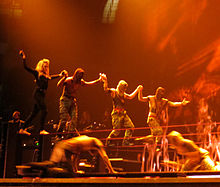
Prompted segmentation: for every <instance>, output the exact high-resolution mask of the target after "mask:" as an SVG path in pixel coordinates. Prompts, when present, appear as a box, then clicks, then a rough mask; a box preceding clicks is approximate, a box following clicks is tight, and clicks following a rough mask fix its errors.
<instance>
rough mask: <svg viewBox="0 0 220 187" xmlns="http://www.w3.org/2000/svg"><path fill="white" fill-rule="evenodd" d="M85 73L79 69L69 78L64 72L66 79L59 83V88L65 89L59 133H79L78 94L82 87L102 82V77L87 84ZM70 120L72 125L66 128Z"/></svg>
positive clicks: (60, 111)
mask: <svg viewBox="0 0 220 187" xmlns="http://www.w3.org/2000/svg"><path fill="white" fill-rule="evenodd" d="M84 74H85V72H84V70H83V69H82V68H77V69H76V70H75V72H74V74H73V76H71V77H68V73H67V72H66V71H65V72H64V77H63V78H62V79H60V81H59V82H58V83H57V87H61V88H63V92H62V95H61V97H60V106H59V113H60V121H59V125H58V129H57V131H58V132H63V131H67V132H76V133H77V134H78V135H79V132H78V131H77V129H76V127H77V122H78V107H77V103H76V93H77V91H78V89H79V88H80V87H81V86H86V85H93V84H95V83H97V82H100V80H101V76H100V77H99V78H98V79H96V80H94V81H90V82H87V81H85V80H83V76H84ZM69 120H70V124H69V125H68V126H66V124H67V121H69Z"/></svg>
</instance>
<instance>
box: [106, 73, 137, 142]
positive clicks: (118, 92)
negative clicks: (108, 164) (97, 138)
mask: <svg viewBox="0 0 220 187" xmlns="http://www.w3.org/2000/svg"><path fill="white" fill-rule="evenodd" d="M102 81H103V82H104V84H103V87H104V91H105V92H108V93H110V94H111V97H112V101H113V110H112V113H111V116H112V126H113V130H112V131H111V133H110V134H109V136H108V138H107V140H106V145H114V144H111V141H110V139H111V138H114V137H117V136H118V135H119V133H120V130H117V129H120V128H126V130H125V135H124V139H123V142H122V145H133V143H132V142H131V140H130V138H131V137H132V133H133V128H134V124H133V123H132V121H131V119H130V117H129V116H128V115H127V111H126V110H125V99H133V98H134V97H135V96H136V95H137V93H138V91H139V89H140V86H138V87H137V88H136V89H135V91H134V92H133V93H131V94H127V93H125V91H126V89H127V87H128V84H127V83H126V82H125V81H124V80H120V81H119V83H118V85H117V88H116V89H114V88H108V81H107V76H106V75H105V74H102Z"/></svg>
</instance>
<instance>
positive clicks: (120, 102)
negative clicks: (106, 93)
mask: <svg viewBox="0 0 220 187" xmlns="http://www.w3.org/2000/svg"><path fill="white" fill-rule="evenodd" d="M112 100H113V109H120V110H124V107H125V98H124V97H121V96H119V95H118V93H117V92H115V97H114V98H112Z"/></svg>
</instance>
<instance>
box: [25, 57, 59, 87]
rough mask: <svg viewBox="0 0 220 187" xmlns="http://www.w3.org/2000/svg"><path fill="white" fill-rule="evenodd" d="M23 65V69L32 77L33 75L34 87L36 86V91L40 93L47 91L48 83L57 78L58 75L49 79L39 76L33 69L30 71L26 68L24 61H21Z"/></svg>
mask: <svg viewBox="0 0 220 187" xmlns="http://www.w3.org/2000/svg"><path fill="white" fill-rule="evenodd" d="M23 64H24V68H25V69H26V70H27V71H28V72H30V73H31V74H32V75H34V77H35V80H36V85H37V88H36V90H40V91H45V90H47V88H48V81H49V80H50V78H51V79H55V78H58V77H59V75H51V76H50V78H49V77H46V76H44V75H40V76H39V72H38V71H37V70H34V69H31V68H29V67H28V66H27V64H26V60H25V59H23Z"/></svg>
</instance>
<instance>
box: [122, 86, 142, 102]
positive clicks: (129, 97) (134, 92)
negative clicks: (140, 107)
mask: <svg viewBox="0 0 220 187" xmlns="http://www.w3.org/2000/svg"><path fill="white" fill-rule="evenodd" d="M141 87H142V85H139V86H138V87H137V88H136V89H135V90H134V91H133V92H132V93H131V94H126V93H125V98H126V99H133V98H134V97H135V96H136V95H137V93H138V92H139V90H140V89H141Z"/></svg>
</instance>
